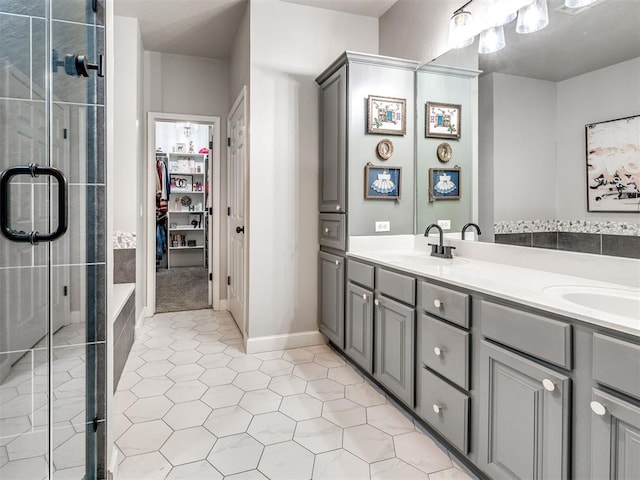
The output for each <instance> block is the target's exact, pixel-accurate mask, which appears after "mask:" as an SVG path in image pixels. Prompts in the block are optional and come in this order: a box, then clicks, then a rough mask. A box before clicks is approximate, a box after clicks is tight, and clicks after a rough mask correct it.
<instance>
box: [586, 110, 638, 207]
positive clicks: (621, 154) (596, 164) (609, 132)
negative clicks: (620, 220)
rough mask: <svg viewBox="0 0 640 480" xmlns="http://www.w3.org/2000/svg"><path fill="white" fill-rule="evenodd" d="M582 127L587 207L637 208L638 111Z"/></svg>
mask: <svg viewBox="0 0 640 480" xmlns="http://www.w3.org/2000/svg"><path fill="white" fill-rule="evenodd" d="M585 128H586V141H587V211H589V212H640V148H639V147H638V139H639V138H640V115H635V116H633V117H626V118H618V119H616V120H608V121H605V122H598V123H591V124H589V125H586V126H585Z"/></svg>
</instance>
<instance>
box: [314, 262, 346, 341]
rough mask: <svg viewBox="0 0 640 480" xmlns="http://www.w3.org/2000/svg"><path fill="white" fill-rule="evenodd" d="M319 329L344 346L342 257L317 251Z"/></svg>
mask: <svg viewBox="0 0 640 480" xmlns="http://www.w3.org/2000/svg"><path fill="white" fill-rule="evenodd" d="M318 258H319V265H318V271H319V272H320V279H319V287H320V292H319V305H318V307H319V309H320V327H319V328H320V331H321V332H322V333H324V334H325V335H326V336H327V337H328V338H329V340H331V341H332V342H333V343H334V344H335V345H336V346H337V347H339V348H344V278H345V277H344V258H343V257H340V256H338V255H334V254H331V253H328V252H320V253H319V257H318Z"/></svg>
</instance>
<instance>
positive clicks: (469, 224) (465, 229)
mask: <svg viewBox="0 0 640 480" xmlns="http://www.w3.org/2000/svg"><path fill="white" fill-rule="evenodd" d="M469 227H474V228H475V229H476V231H477V232H478V235H482V232H481V231H480V227H479V226H478V225H476V224H475V223H472V222H469V223H467V224H466V225H465V226H464V227H462V240H464V234H465V232H466V231H467V228H469Z"/></svg>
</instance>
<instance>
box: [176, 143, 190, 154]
mask: <svg viewBox="0 0 640 480" xmlns="http://www.w3.org/2000/svg"><path fill="white" fill-rule="evenodd" d="M174 151H175V152H176V153H187V144H186V143H176V147H175V150H174Z"/></svg>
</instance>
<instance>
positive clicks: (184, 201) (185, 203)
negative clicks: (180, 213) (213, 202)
mask: <svg viewBox="0 0 640 480" xmlns="http://www.w3.org/2000/svg"><path fill="white" fill-rule="evenodd" d="M180 203H182V205H183V206H184V207H188V206H189V205H191V197H190V196H188V195H185V196H184V197H182V199H181V200H180Z"/></svg>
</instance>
